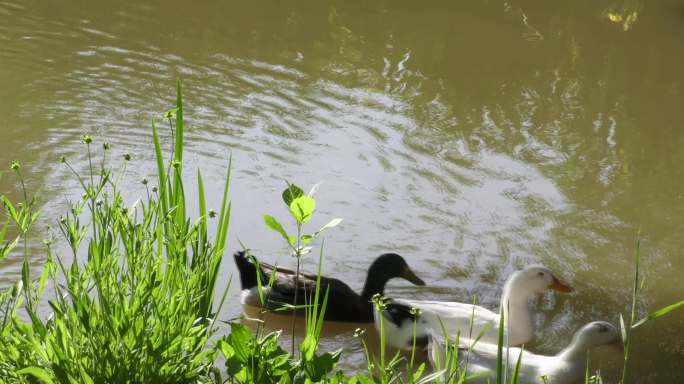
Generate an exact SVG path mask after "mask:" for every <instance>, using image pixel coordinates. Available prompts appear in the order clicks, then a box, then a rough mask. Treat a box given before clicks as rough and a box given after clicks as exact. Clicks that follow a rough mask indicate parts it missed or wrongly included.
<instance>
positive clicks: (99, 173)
mask: <svg viewBox="0 0 684 384" xmlns="http://www.w3.org/2000/svg"><path fill="white" fill-rule="evenodd" d="M183 113H184V111H183V102H182V92H181V86H180V83H179V84H178V87H177V94H176V105H175V107H174V108H172V109H170V110H169V111H167V112H166V113H165V114H164V118H165V120H166V121H167V123H168V129H169V130H170V131H171V132H172V133H173V134H172V139H173V143H172V145H171V146H170V156H169V157H168V158H165V157H164V149H163V147H162V144H161V141H160V137H159V132H158V130H157V124H156V123H155V122H154V121H153V122H152V124H151V130H152V135H151V136H152V138H151V140H150V148H151V149H152V150H153V151H154V156H155V158H156V166H157V178H156V180H154V184H156V186H152V185H151V184H150V182H149V181H148V180H144V181H143V185H144V188H145V189H146V194H145V197H143V198H141V199H139V200H137V201H136V202H135V203H132V204H131V202H126V201H125V200H124V197H123V196H122V194H121V191H122V190H124V189H130V186H126V185H121V180H123V179H124V178H123V175H124V174H125V172H126V168H127V166H128V163H129V162H130V161H132V158H131V156H130V155H124V157H123V159H119V160H118V161H116V163H117V164H118V166H116V168H115V167H114V166H112V165H111V164H110V163H112V159H108V157H107V156H108V153H109V152H110V146H109V144H107V143H102V144H101V146H97V145H96V140H95V139H94V138H93V137H91V136H90V135H85V136H84V137H83V138H82V141H83V145H84V146H85V149H86V152H87V156H88V165H89V167H88V169H87V171H86V172H85V173H79V172H76V171H75V170H74V169H73V167H72V166H71V164H70V162H69V160H68V159H66V158H62V162H63V163H64V166H65V167H66V169H68V170H70V171H71V172H72V173H73V176H74V178H76V180H78V182H79V183H80V186H81V188H82V190H83V191H82V192H83V197H82V198H80V199H78V200H76V201H75V202H73V203H71V204H70V205H69V206H68V207H67V209H66V212H65V213H64V215H63V216H62V217H61V218H59V219H58V220H54V223H52V225H54V226H55V227H54V228H51V229H49V231H48V232H49V233H50V235H49V236H48V237H47V238H46V239H45V241H44V243H45V252H46V254H45V255H46V261H45V263H44V264H43V265H42V266H41V267H40V269H39V270H37V271H32V267H33V266H32V265H31V263H30V259H29V239H30V238H31V236H30V233H31V232H33V231H35V228H34V227H35V223H36V222H37V219H38V217H39V215H40V209H39V207H38V204H37V202H36V200H35V199H34V198H31V197H30V196H29V193H28V191H27V190H26V188H25V185H24V182H23V180H24V179H23V176H22V171H21V165H20V164H19V163H18V162H13V163H12V164H11V167H10V168H11V171H12V172H13V173H14V174H15V176H16V177H18V179H19V180H20V182H21V185H22V192H23V193H22V196H23V200H22V201H21V202H20V203H15V202H12V201H10V200H9V199H8V198H6V197H4V196H2V198H1V201H2V203H3V206H4V210H5V213H6V220H4V221H3V222H1V223H0V260H2V259H4V258H7V257H14V256H19V257H23V265H22V275H21V280H20V281H17V282H16V283H15V284H13V285H11V286H10V287H7V288H6V289H5V290H3V291H2V292H0V338H2V340H1V342H0V378H2V380H3V382H8V383H65V384H66V383H313V382H325V383H383V384H385V383H386V384H389V383H412V384H423V383H428V382H438V383H441V382H448V383H465V382H469V381H471V380H472V379H473V378H474V377H473V376H468V375H467V374H468V373H467V365H468V351H466V352H461V353H459V349H458V346H459V341H458V340H459V336H460V335H454V336H455V341H453V342H451V343H447V345H446V347H445V350H444V361H441V362H440V365H441V366H438V367H437V368H436V370H435V372H430V370H429V369H427V368H426V366H425V364H419V365H417V366H416V364H415V362H414V360H415V356H416V350H415V347H414V350H413V351H411V353H410V357H406V356H404V355H401V354H395V355H393V356H388V355H387V354H386V351H385V350H386V348H385V335H384V333H385V332H384V327H382V326H381V330H380V333H381V353H380V356H379V357H377V358H376V357H375V356H373V355H372V354H371V353H370V352H369V350H368V348H367V346H366V342H365V338H364V337H365V335H364V332H363V331H362V330H358V331H357V332H356V336H357V337H358V339H359V341H360V342H361V343H362V345H363V348H364V351H365V356H366V363H367V364H366V369H365V371H363V372H357V373H355V374H353V375H351V376H349V373H346V374H345V373H342V372H340V371H339V369H338V368H337V366H336V364H337V361H338V359H339V358H340V353H341V352H340V351H335V352H326V353H320V352H319V351H318V346H319V340H320V334H321V329H322V327H323V314H324V312H325V308H326V306H327V298H328V295H329V294H330V293H329V292H327V291H326V292H322V291H321V289H320V280H318V281H317V285H316V289H315V291H314V293H313V297H303V298H300V299H301V301H302V302H301V303H300V302H299V300H297V302H296V303H295V305H294V306H290V307H289V309H293V308H303V309H304V310H305V314H306V315H305V321H306V326H305V329H304V330H303V335H302V336H303V341H302V343H301V344H300V345H299V347H298V349H296V348H295V347H296V346H295V344H294V338H293V343H292V345H291V348H290V351H286V350H285V349H284V348H283V347H281V345H280V343H279V341H280V334H281V333H280V332H271V333H268V334H263V327H262V326H259V327H258V328H257V331H256V332H252V331H251V330H249V329H248V328H247V327H245V326H244V325H241V324H239V323H231V324H230V333H229V334H227V335H225V336H221V337H219V336H218V335H217V331H218V327H219V326H220V324H221V322H220V321H219V320H220V319H219V318H218V314H219V313H220V309H221V307H222V306H223V305H225V301H226V294H227V289H228V287H227V286H226V287H225V288H224V290H223V292H217V290H218V283H217V282H218V278H219V270H220V267H221V264H222V262H223V255H224V254H225V252H226V248H227V233H228V227H229V224H230V212H231V204H230V200H229V194H230V183H229V181H230V177H231V176H230V170H231V166H232V165H231V159H230V158H228V159H226V164H227V165H226V176H225V185H224V189H223V195H222V196H223V197H222V201H221V202H220V210H219V212H218V213H217V212H214V211H212V210H207V202H206V199H205V188H204V184H203V177H202V173H201V171H200V170H197V185H196V187H193V188H196V189H197V201H189V200H188V199H187V197H186V193H185V191H186V188H190V186H188V185H186V184H185V183H184V179H183V171H184V169H183V167H184V165H183V152H184V142H183V139H184V130H185V129H184V116H183ZM95 148H98V149H97V150H96V149H95ZM98 156H99V159H100V161H99V166H98V162H97V161H96V158H98ZM5 177H7V175H5ZM315 189H316V188H315V187H314V190H315ZM282 199H283V202H284V203H285V204H286V206H287V207H288V209H289V212H290V215H291V219H292V220H293V223H294V227H295V228H296V234H289V233H288V232H287V231H286V229H285V227H284V226H283V225H282V224H280V222H278V220H276V219H275V218H274V217H273V216H269V215H266V216H265V217H264V221H265V224H266V225H267V227H268V228H270V229H271V230H273V231H275V232H276V233H278V234H279V235H280V236H281V237H282V238H283V240H284V241H285V243H286V244H287V246H288V247H289V248H290V249H291V251H292V253H293V255H294V256H295V257H297V260H298V261H299V259H300V258H301V257H303V256H304V255H306V254H307V253H310V252H311V251H312V247H313V246H314V245H315V242H314V240H316V239H317V238H318V237H319V236H320V234H321V233H322V232H323V231H324V230H328V229H329V228H332V227H335V226H336V225H337V224H339V223H340V221H341V219H333V220H331V221H330V222H329V223H328V224H326V225H325V226H323V227H322V228H319V229H318V230H316V231H313V232H310V233H306V232H305V229H306V223H307V222H308V221H309V220H310V218H311V217H312V216H313V215H314V209H315V207H316V201H315V199H314V197H313V190H312V192H310V193H309V194H306V195H305V194H304V192H303V190H302V189H301V188H299V187H297V186H296V185H294V184H288V186H287V188H286V189H285V191H284V192H283V195H282ZM191 204H197V211H198V212H199V216H198V217H196V218H191V217H189V215H188V213H187V211H188V207H189V206H190V205H191ZM210 228H211V230H210ZM13 233H16V235H10V234H13ZM210 233H214V234H215V235H214V236H210ZM55 241H60V242H63V243H64V244H66V245H67V246H68V247H67V249H68V250H69V254H68V255H60V254H55V253H54V252H55V251H54V247H53V245H54V243H55ZM22 245H23V247H22ZM319 247H320V249H319V253H318V276H319V277H320V272H321V268H322V264H323V261H324V252H323V248H324V246H323V244H322V243H321V244H320V245H319ZM636 249H637V250H636V257H635V276H634V288H633V295H632V299H633V303H632V310H631V313H630V316H629V318H628V322H627V324H625V323H624V321H623V337H624V343H625V347H626V348H625V355H624V368H623V371H622V372H623V376H622V382H623V383H627V382H628V375H627V374H628V372H629V370H628V368H629V361H630V357H631V354H632V353H633V351H630V346H631V344H632V343H631V341H632V339H633V332H632V331H633V330H635V329H636V328H638V327H640V326H642V325H643V324H645V323H646V322H647V321H650V320H653V319H657V318H659V317H662V316H664V315H666V314H668V313H670V312H672V311H673V310H675V309H677V308H680V307H682V306H684V301H682V302H679V303H675V304H673V305H671V306H667V307H665V308H662V309H660V310H657V311H654V312H653V313H651V315H649V316H647V317H646V318H644V319H641V320H637V319H636V305H637V302H638V298H639V293H640V290H641V286H642V283H643V282H642V281H641V280H640V272H639V268H640V255H639V243H638V242H637V247H636ZM67 260H69V261H67ZM254 261H255V262H256V260H255V259H254ZM298 265H299V263H298ZM298 272H299V267H298V268H297V273H298ZM273 281H274V280H273V276H271V278H270V280H269V282H261V281H259V293H260V298H261V300H262V302H265V301H266V300H268V297H265V295H264V294H263V290H262V289H261V288H262V287H261V284H262V283H265V285H269V284H273ZM219 294H220V295H219ZM215 297H221V300H220V301H218V302H215V299H214V298H215ZM230 304H231V305H239V304H237V303H232V302H231V303H230ZM319 304H320V305H319ZM375 305H376V307H377V309H380V310H381V309H382V306H383V305H384V304H383V300H382V298H379V297H378V298H375ZM39 308H49V310H50V311H51V315H50V316H49V317H48V318H45V316H43V315H41V313H39ZM503 313H504V311H503V310H501V316H502V317H501V319H500V322H501V323H500V330H502V331H503V324H504V319H503ZM381 324H382V322H381ZM293 329H294V322H293ZM226 331H227V330H226ZM471 333H472V330H471ZM445 336H447V337H446V338H447V340H449V337H448V336H449V335H445ZM472 336H473V335H472V334H471V335H469V338H468V339H470V340H472ZM480 337H481V335H478V336H477V337H476V338H475V342H474V343H472V344H471V345H469V346H468V347H469V348H472V347H473V346H474V344H475V343H477V340H479V338H480ZM499 344H500V347H499V354H498V361H497V366H496V367H495V369H496V373H497V376H496V382H497V383H517V382H518V371H519V367H520V364H521V360H520V358H519V359H518V361H517V362H516V366H515V369H514V370H513V372H507V370H506V368H507V367H508V364H507V361H505V358H504V355H505V350H506V346H504V345H503V333H500V335H499ZM414 345H415V324H414ZM464 353H465V359H464V360H461V357H462V355H463V354H464ZM522 363H524V358H523V359H522ZM585 381H586V382H587V383H589V382H592V383H595V382H600V379H597V378H595V377H591V376H590V374H589V370H587V374H586V379H585Z"/></svg>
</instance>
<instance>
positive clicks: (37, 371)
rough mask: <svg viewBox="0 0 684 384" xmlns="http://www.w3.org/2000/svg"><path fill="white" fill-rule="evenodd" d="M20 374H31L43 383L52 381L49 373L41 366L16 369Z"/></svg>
mask: <svg viewBox="0 0 684 384" xmlns="http://www.w3.org/2000/svg"><path fill="white" fill-rule="evenodd" d="M17 373H18V374H20V375H25V376H26V375H31V376H33V377H35V378H36V379H38V380H40V381H42V382H43V383H53V381H52V378H51V377H50V374H49V373H47V372H46V371H45V370H44V369H43V368H39V367H27V368H24V369H20V370H18V371H17Z"/></svg>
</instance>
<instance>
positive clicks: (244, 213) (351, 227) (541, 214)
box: [0, 0, 684, 383]
mask: <svg viewBox="0 0 684 384" xmlns="http://www.w3.org/2000/svg"><path fill="white" fill-rule="evenodd" d="M127 3H128V4H124V3H123V2H113V3H112V4H100V5H94V4H92V3H90V2H80V1H74V2H64V1H51V2H45V1H15V0H11V1H0V101H1V102H0V116H1V118H0V132H2V139H1V140H0V164H2V167H3V168H5V169H8V168H9V163H10V161H11V160H13V159H18V160H20V161H22V163H23V166H24V172H25V174H26V175H27V177H28V179H29V185H30V186H31V187H32V188H34V189H39V190H41V191H42V192H41V196H42V199H43V201H44V202H45V204H46V205H45V221H46V222H47V221H49V220H55V219H56V217H57V216H58V214H59V212H61V210H62V209H63V208H64V205H63V204H64V202H65V201H66V200H67V199H68V198H69V197H70V196H73V194H74V193H76V184H75V182H74V181H73V180H72V178H70V177H69V175H68V174H67V173H66V172H65V170H64V169H62V168H61V167H60V164H59V162H58V160H57V159H58V158H59V156H60V155H63V154H65V155H68V156H70V157H71V159H72V162H74V163H75V164H76V166H77V167H78V168H79V169H84V168H85V167H86V164H87V163H86V160H85V158H84V157H83V148H82V145H81V144H80V143H79V138H80V136H81V135H82V134H83V133H87V132H89V133H92V134H93V135H94V136H95V139H96V141H99V142H101V141H102V140H107V141H109V142H110V143H112V145H113V149H114V150H115V151H116V153H117V154H119V155H120V154H122V153H124V152H130V153H132V154H133V155H134V161H135V163H134V166H133V167H130V168H129V179H130V180H132V181H135V180H138V179H141V178H142V177H144V176H149V175H151V174H153V172H154V164H153V162H152V156H153V154H152V153H151V151H150V149H149V142H150V140H151V139H150V131H149V122H150V120H151V119H152V117H154V116H158V115H155V113H156V112H160V111H164V110H166V109H168V108H169V107H171V106H172V103H173V86H174V80H175V78H176V77H181V78H182V79H183V80H184V84H185V96H186V101H187V104H188V105H187V115H188V116H189V124H190V128H189V130H188V133H187V136H188V141H189V143H188V151H189V152H188V154H189V155H188V156H187V158H188V161H189V166H187V168H186V169H188V170H191V169H193V168H195V167H200V166H201V167H202V169H203V170H204V172H205V174H207V175H209V180H210V183H208V184H209V186H208V189H209V195H210V199H212V201H214V202H215V204H218V201H219V195H220V192H221V191H220V188H221V184H222V180H221V178H222V177H223V168H224V166H225V164H226V158H227V157H228V154H229V153H230V151H231V150H232V152H233V157H234V165H235V172H234V175H235V178H234V179H233V190H232V199H233V204H234V205H233V207H234V209H233V220H232V228H231V232H232V235H231V241H232V248H231V251H232V250H234V249H237V248H238V244H237V239H238V238H239V239H240V240H241V241H242V242H244V243H245V244H247V245H248V246H249V247H251V248H252V249H254V250H255V253H257V254H258V255H262V257H263V258H264V259H266V260H269V261H272V262H273V261H278V262H279V263H284V264H287V263H291V260H289V259H288V257H287V256H286V254H285V252H283V249H282V247H281V246H280V245H281V244H280V242H279V239H278V238H277V236H276V235H274V234H273V233H272V232H270V231H268V230H267V229H266V228H265V226H264V225H263V223H262V219H261V216H262V214H264V213H271V214H274V215H276V216H279V217H281V218H284V217H285V215H286V212H285V210H284V208H282V207H281V203H280V199H279V192H280V190H281V189H282V188H283V186H284V181H283V179H288V180H292V181H296V182H297V183H299V184H302V185H304V186H310V185H312V184H314V183H316V182H322V185H321V188H320V192H319V207H320V211H319V216H318V221H319V222H321V223H322V222H324V221H326V220H327V219H329V218H332V217H337V216H341V217H344V218H345V221H344V223H343V225H341V226H340V227H339V228H337V229H335V230H334V231H331V232H330V234H329V236H328V238H327V241H326V248H327V252H326V253H327V259H326V265H325V267H324V269H325V271H326V272H327V273H329V274H331V275H334V276H341V277H342V278H343V279H344V280H346V281H348V282H350V284H351V285H352V286H353V287H354V288H359V289H360V287H361V285H362V283H363V280H364V278H365V267H366V266H367V265H368V264H369V263H370V261H371V259H372V258H373V257H374V256H375V255H377V254H379V253H382V252H385V251H395V252H398V253H401V254H402V255H405V256H406V257H407V258H408V259H410V262H411V264H413V265H414V266H415V268H416V269H417V270H418V271H419V272H420V273H421V275H422V276H423V277H424V278H425V280H426V281H428V282H429V283H430V284H429V285H430V288H427V289H414V287H410V286H407V285H405V284H404V283H392V284H391V289H390V292H391V293H392V294H394V295H405V296H409V295H410V296H412V297H421V298H434V299H440V300H452V299H454V300H469V298H470V297H471V295H473V294H476V295H477V296H478V297H479V298H480V300H481V301H482V302H484V303H486V304H487V305H490V306H492V307H494V306H496V303H497V300H498V297H499V294H500V286H501V283H502V281H503V280H504V279H505V278H506V276H507V275H508V274H509V273H510V272H511V271H512V270H513V269H515V268H518V267H520V266H523V265H526V264H528V263H533V262H541V263H544V264H546V265H548V266H549V267H551V268H553V269H554V270H556V271H558V273H559V274H560V275H561V276H563V277H564V278H565V280H567V281H569V282H571V283H572V284H573V286H574V287H575V288H576V289H577V293H576V294H574V295H571V296H565V297H551V296H549V297H545V298H544V299H543V300H542V301H541V302H540V307H541V311H540V312H541V315H540V317H539V321H540V322H542V323H543V327H542V329H543V331H542V332H541V334H540V335H539V336H540V337H539V339H538V340H539V341H538V342H537V343H536V344H535V345H534V346H530V347H531V348H533V349H534V350H537V351H541V352H555V351H557V350H558V349H559V348H560V346H561V345H565V344H566V343H567V342H568V340H569V338H570V337H571V335H572V333H573V332H574V330H575V329H576V328H578V327H579V325H581V324H583V323H585V322H587V321H590V320H596V319H605V320H609V321H612V322H617V320H618V313H619V312H621V311H622V312H623V313H626V312H627V311H628V306H629V297H630V287H631V274H632V257H633V253H634V238H635V235H636V233H637V229H638V228H641V235H642V238H643V242H642V254H643V257H644V260H645V261H644V264H645V270H646V271H647V279H646V283H645V291H644V300H643V303H642V305H640V307H639V308H640V311H641V313H642V314H645V313H646V312H647V311H648V310H649V309H655V308H658V307H660V306H663V305H665V304H669V303H670V302H673V301H675V300H681V299H682V298H684V279H682V277H681V276H682V272H684V256H682V250H681V248H682V246H684V167H683V166H682V164H684V151H682V148H684V126H683V124H682V107H684V70H683V69H684V2H682V1H674V0H669V1H666V0H662V1H652V2H644V1H638V0H622V1H620V0H615V1H588V0H585V1H573V2H563V1H545V2H540V1H508V2H503V1H481V2H454V1H435V2H431V3H429V4H428V3H424V2H414V1H403V0H402V1H377V2H338V3H335V4H333V5H330V4H323V2H315V1H310V2H309V1H307V2H282V1H257V2H247V3H242V4H233V3H231V2H218V1H217V2H202V3H200V4H190V3H189V2H180V1H171V2H169V1H165V2H161V1H155V2H147V3H148V5H142V4H139V3H140V2H127ZM167 138H168V133H167ZM14 180H15V179H14V178H13V177H12V175H9V174H6V175H4V176H3V178H2V179H1V180H0V193H4V194H9V195H12V196H17V194H18V193H19V189H18V187H17V185H15V182H14ZM130 193H131V197H135V196H136V194H140V193H143V189H142V185H140V189H139V190H138V191H131V192H130ZM42 257H43V256H42V255H41V253H40V252H38V251H36V256H35V259H36V262H40V260H41V259H42ZM19 263H20V260H18V258H13V259H10V260H7V261H5V262H3V264H2V265H0V283H2V284H7V283H8V282H10V281H12V280H14V279H16V278H18V276H19V268H20V264H19ZM231 263H232V261H231V260H230V258H227V259H226V266H225V280H226V281H227V279H228V276H229V275H230V274H231V273H233V272H234V266H233V265H232V264H231ZM311 264H312V262H309V267H311ZM233 288H234V289H233V294H232V296H231V299H233V300H236V299H237V287H236V286H234V287H233ZM238 313H239V309H238V308H237V307H235V306H231V307H230V308H228V309H227V310H226V313H225V314H224V315H225V318H230V317H233V316H235V315H237V314H238ZM635 336H636V337H637V341H636V346H635V349H636V351H637V352H636V358H637V360H636V361H635V362H634V366H635V370H636V371H635V373H637V374H638V375H639V376H640V378H641V379H640V380H639V382H644V383H646V382H648V383H651V382H653V383H656V382H657V383H663V382H678V381H681V380H682V379H683V378H684V373H682V372H684V363H683V362H684V314H682V313H677V314H674V315H672V316H670V317H669V318H667V319H663V320H662V321H660V322H659V323H654V324H648V325H646V326H644V327H643V328H641V329H639V330H638V331H636V332H635ZM325 346H326V348H334V347H338V346H343V347H345V348H348V349H352V350H355V351H358V350H359V347H358V345H357V342H356V341H355V340H354V339H353V338H352V337H351V336H350V334H349V333H346V334H342V335H337V336H335V337H332V338H330V339H327V340H326V345H325ZM602 357H603V358H602V359H601V360H602V363H601V364H602V366H603V367H604V370H605V371H608V372H609V374H610V372H611V371H613V370H614V367H615V366H616V365H617V364H616V363H614V362H613V363H611V359H610V358H609V356H602ZM358 361H360V356H358V355H348V360H347V364H354V363H355V362H358Z"/></svg>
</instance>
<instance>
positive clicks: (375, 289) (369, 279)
mask: <svg viewBox="0 0 684 384" xmlns="http://www.w3.org/2000/svg"><path fill="white" fill-rule="evenodd" d="M388 280H389V279H388V278H386V277H385V276H383V275H380V276H375V275H374V274H372V273H370V271H369V272H368V276H366V284H364V286H363V291H361V300H362V301H363V302H364V303H369V305H370V300H371V298H372V297H373V296H374V295H375V294H380V295H382V294H384V293H385V285H386V284H387V281H388Z"/></svg>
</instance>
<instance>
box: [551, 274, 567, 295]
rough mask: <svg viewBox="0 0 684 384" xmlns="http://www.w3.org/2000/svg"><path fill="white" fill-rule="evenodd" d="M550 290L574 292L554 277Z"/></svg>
mask: <svg viewBox="0 0 684 384" xmlns="http://www.w3.org/2000/svg"><path fill="white" fill-rule="evenodd" d="M549 289H553V290H554V291H556V292H565V293H568V292H572V291H573V289H572V287H570V286H569V285H565V284H563V283H561V282H560V280H558V279H557V278H556V276H553V281H552V282H551V284H550V285H549Z"/></svg>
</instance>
